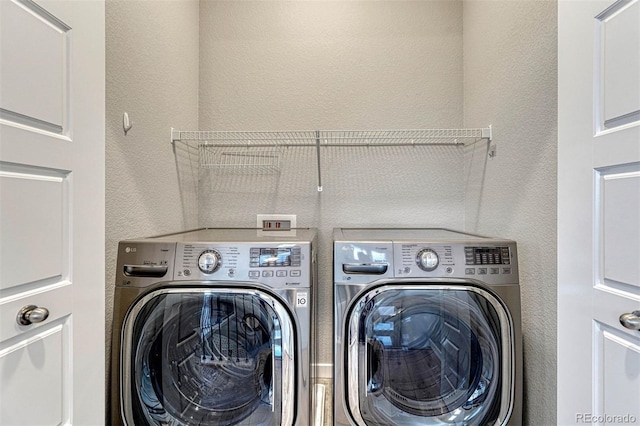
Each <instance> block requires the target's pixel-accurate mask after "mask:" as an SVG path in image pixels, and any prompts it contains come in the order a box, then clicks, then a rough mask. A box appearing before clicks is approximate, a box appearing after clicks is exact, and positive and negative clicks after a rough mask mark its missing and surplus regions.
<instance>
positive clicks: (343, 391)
mask: <svg viewBox="0 0 640 426" xmlns="http://www.w3.org/2000/svg"><path fill="white" fill-rule="evenodd" d="M333 239H334V278H335V279H334V299H335V300H334V302H335V315H334V324H335V334H336V345H335V351H334V353H335V356H334V398H335V402H334V421H335V424H336V425H357V426H365V425H367V426H373V425H380V426H381V425H396V426H399V425H519V424H521V423H522V414H521V411H522V409H521V406H522V345H521V339H522V336H521V328H520V288H519V281H518V261H517V249H516V243H515V242H514V241H511V240H505V239H497V238H486V237H482V236H478V235H472V234H467V233H462V232H457V231H451V230H447V229H336V230H334V236H333Z"/></svg>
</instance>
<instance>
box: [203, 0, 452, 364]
mask: <svg viewBox="0 0 640 426" xmlns="http://www.w3.org/2000/svg"><path fill="white" fill-rule="evenodd" d="M199 124H200V129H202V130H205V129H210V130H296V129H340V130H342V129H347V130H351V129H384V128H391V129H396V128H433V127H444V128H451V127H453V128H457V127H460V126H461V124H462V2H461V1H457V0H456V1H451V0H444V1H375V2H370V1H324V0H323V1H299V2H292V1H269V2H265V1H243V2H229V1H215V0H203V1H201V8H200V123H199ZM322 160H323V169H322V171H323V186H324V191H323V192H322V193H318V192H317V191H316V163H315V157H314V150H313V149H307V148H290V149H285V150H284V151H283V152H282V154H281V171H280V173H272V174H252V173H250V172H249V171H247V170H245V171H244V172H240V173H236V174H230V175H229V174H227V175H221V174H218V173H214V172H206V171H205V172H203V173H201V176H200V178H201V181H200V185H201V186H200V197H199V201H200V203H199V217H200V224H201V225H207V226H255V220H256V214H257V213H294V214H297V215H298V226H313V227H318V228H320V232H321V233H320V252H319V265H320V273H319V275H320V277H319V281H320V282H319V285H320V294H319V300H320V319H319V328H320V340H321V341H322V342H332V341H333V329H332V315H333V303H332V285H333V283H332V275H331V265H332V255H331V230H332V228H333V227H340V226H405V227H406V226H447V227H454V228H461V227H462V225H463V211H464V197H463V196H464V194H463V189H464V188H463V163H464V161H463V151H462V150H461V149H460V148H456V147H412V148H407V147H404V148H398V147H396V148H324V149H323V153H322ZM319 357H320V359H319V361H320V362H321V363H331V362H332V351H331V345H322V346H321V347H320V353H319Z"/></svg>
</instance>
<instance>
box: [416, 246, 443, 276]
mask: <svg viewBox="0 0 640 426" xmlns="http://www.w3.org/2000/svg"><path fill="white" fill-rule="evenodd" d="M439 262H440V260H439V259H438V254H437V253H436V252H435V251H433V250H431V249H423V250H420V251H419V252H418V255H417V256H416V263H417V264H418V267H420V269H422V270H423V271H427V272H430V271H433V270H434V269H436V268H437V267H438V263H439Z"/></svg>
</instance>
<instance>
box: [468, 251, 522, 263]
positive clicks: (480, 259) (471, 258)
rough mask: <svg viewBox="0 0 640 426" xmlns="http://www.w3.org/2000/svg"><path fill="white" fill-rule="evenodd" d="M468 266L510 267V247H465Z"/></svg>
mask: <svg viewBox="0 0 640 426" xmlns="http://www.w3.org/2000/svg"><path fill="white" fill-rule="evenodd" d="M464 251H465V257H466V262H465V263H466V264H467V265H510V264H511V256H510V252H509V247H465V249H464Z"/></svg>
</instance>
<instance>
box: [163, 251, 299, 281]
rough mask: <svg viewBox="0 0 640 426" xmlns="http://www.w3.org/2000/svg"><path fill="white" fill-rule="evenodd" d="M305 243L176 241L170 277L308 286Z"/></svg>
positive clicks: (178, 279) (177, 279)
mask: <svg viewBox="0 0 640 426" xmlns="http://www.w3.org/2000/svg"><path fill="white" fill-rule="evenodd" d="M310 274H311V247H310V245H309V244H260V245H257V244H251V243H236V244H210V243H191V244H190V243H178V244H177V247H176V265H175V271H174V280H176V281H180V280H225V281H229V280H231V281H257V282H260V283H262V284H265V285H268V286H271V287H274V288H284V287H309V286H310V282H311V276H310Z"/></svg>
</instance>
